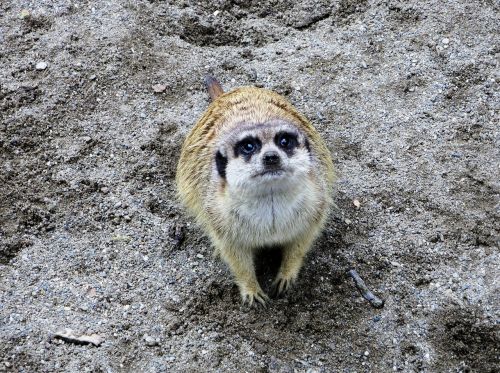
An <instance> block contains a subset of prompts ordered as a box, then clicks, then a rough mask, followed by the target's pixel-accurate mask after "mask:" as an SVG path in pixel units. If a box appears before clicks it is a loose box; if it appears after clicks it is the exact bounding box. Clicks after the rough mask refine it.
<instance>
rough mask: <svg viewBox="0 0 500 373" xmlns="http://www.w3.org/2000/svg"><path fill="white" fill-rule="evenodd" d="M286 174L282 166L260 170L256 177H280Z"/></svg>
mask: <svg viewBox="0 0 500 373" xmlns="http://www.w3.org/2000/svg"><path fill="white" fill-rule="evenodd" d="M284 174H285V170H283V169H282V168H277V169H272V170H265V171H262V172H259V173H258V174H257V175H255V176H254V177H263V176H267V177H278V176H282V175H284Z"/></svg>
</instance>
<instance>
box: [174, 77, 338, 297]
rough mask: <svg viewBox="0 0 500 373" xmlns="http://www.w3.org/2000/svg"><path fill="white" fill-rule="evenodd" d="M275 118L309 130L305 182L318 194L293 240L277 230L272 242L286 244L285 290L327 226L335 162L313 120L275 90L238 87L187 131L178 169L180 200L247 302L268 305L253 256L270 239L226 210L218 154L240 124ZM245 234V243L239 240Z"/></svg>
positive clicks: (281, 280)
mask: <svg viewBox="0 0 500 373" xmlns="http://www.w3.org/2000/svg"><path fill="white" fill-rule="evenodd" d="M276 119H284V120H287V121H288V122H290V123H293V124H294V125H295V126H297V127H298V128H299V129H300V130H301V131H303V133H305V135H306V136H307V138H308V139H309V143H310V148H311V154H312V157H314V159H315V162H316V169H315V171H314V172H311V174H310V177H309V180H310V182H309V183H308V185H306V186H305V187H307V188H309V189H310V190H311V191H313V192H314V193H313V195H314V196H315V197H314V198H313V199H311V201H310V202H308V204H307V206H306V207H307V208H305V209H304V210H305V211H304V216H303V221H302V220H300V224H302V225H304V229H303V231H301V233H300V235H298V236H297V237H295V238H294V239H293V241H291V242H286V240H285V239H284V238H282V236H283V233H282V232H281V231H280V232H278V233H276V237H277V238H276V240H275V241H276V242H274V241H273V242H272V243H273V244H277V245H279V246H281V247H283V260H282V264H281V268H280V270H279V273H278V276H277V278H276V281H275V286H276V290H277V292H278V293H281V292H284V291H286V290H287V289H288V287H289V286H290V284H291V283H293V282H294V281H295V279H296V278H297V275H298V273H299V270H300V268H301V266H302V262H303V259H304V257H305V255H306V254H307V252H308V251H309V250H310V248H311V246H312V243H313V242H314V240H315V238H316V237H317V236H318V234H319V233H320V231H321V229H322V228H323V225H324V223H325V220H326V217H327V214H328V210H329V206H330V205H331V189H332V184H333V182H334V170H333V163H332V160H331V156H330V152H329V150H328V149H327V147H326V145H325V144H324V142H323V140H322V139H321V137H320V135H319V134H318V132H317V131H316V130H315V128H314V127H313V126H312V124H311V123H310V122H309V121H308V120H307V119H306V118H305V117H304V116H303V115H302V114H300V113H299V112H298V111H297V110H296V109H295V108H294V107H293V106H292V105H291V104H290V103H289V102H288V101H287V100H286V99H285V98H283V97H282V96H280V95H278V94H276V93H274V92H271V91H269V90H265V89H260V88H255V87H242V88H238V89H235V90H233V91H231V92H228V93H225V94H222V95H220V96H218V97H217V98H216V99H215V101H214V102H212V103H211V104H210V106H209V107H208V109H207V110H206V112H205V113H204V114H203V116H202V117H201V119H200V120H199V121H198V122H197V123H196V125H195V126H194V127H193V129H192V130H191V132H190V133H189V134H188V136H187V138H186V140H185V142H184V144H183V147H182V152H181V156H180V160H179V164H178V168H177V186H178V193H179V196H180V199H181V200H182V202H183V203H184V204H185V205H186V206H187V208H188V209H189V211H190V212H191V213H192V214H193V215H194V217H195V218H196V220H197V222H198V223H199V224H200V225H201V226H202V227H203V229H204V230H205V231H206V232H207V234H208V235H209V236H210V237H211V239H212V242H213V244H214V246H215V250H216V253H217V254H219V255H220V256H221V257H222V259H223V260H224V261H225V262H226V263H227V264H228V265H229V267H230V268H231V270H232V272H233V274H234V276H235V278H236V282H237V283H238V285H239V288H240V292H241V295H242V297H243V300H244V301H248V302H249V303H253V302H254V301H255V300H256V301H259V302H261V303H264V302H265V300H266V299H267V296H266V294H265V293H264V292H263V291H262V289H261V287H260V285H259V284H258V282H257V279H256V276H255V270H254V264H253V254H254V251H255V250H256V249H257V248H258V247H259V246H260V247H262V246H269V244H270V242H271V241H268V240H266V239H264V236H263V234H262V232H260V231H252V229H253V228H252V227H246V228H245V227H243V228H242V227H241V226H238V224H235V221H234V220H232V219H231V216H230V215H229V212H227V210H228V209H230V206H231V204H232V203H234V201H228V198H229V197H228V195H227V193H226V183H225V180H223V179H217V178H214V173H216V168H215V162H214V156H215V153H216V152H217V146H218V143H219V141H221V139H223V136H224V134H225V133H227V132H228V131H229V130H232V129H234V128H235V127H236V126H238V125H239V124H240V123H256V124H257V123H266V122H268V121H272V120H276ZM318 196H319V197H318ZM226 212H227V213H226ZM278 223H279V222H278ZM243 229H247V230H248V231H244V230H243ZM283 229H287V228H286V227H284V228H283V227H282V228H281V230H283ZM294 229H295V230H297V227H294ZM272 234H273V232H270V235H272ZM242 235H244V236H245V237H246V238H247V241H245V240H241V239H240V238H238V237H241V236H242ZM235 237H236V238H235ZM259 244H260V245H259Z"/></svg>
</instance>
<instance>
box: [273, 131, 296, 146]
mask: <svg viewBox="0 0 500 373" xmlns="http://www.w3.org/2000/svg"><path fill="white" fill-rule="evenodd" d="M275 142H276V145H278V146H279V147H280V148H283V149H285V150H289V149H293V148H295V147H296V146H297V144H298V141H297V136H296V135H295V134H293V133H288V132H282V133H278V134H277V135H276V138H275Z"/></svg>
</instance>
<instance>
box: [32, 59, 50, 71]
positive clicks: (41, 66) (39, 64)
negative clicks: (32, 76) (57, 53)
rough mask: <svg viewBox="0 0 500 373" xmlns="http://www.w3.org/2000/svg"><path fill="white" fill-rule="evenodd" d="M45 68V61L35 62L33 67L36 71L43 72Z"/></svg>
mask: <svg viewBox="0 0 500 373" xmlns="http://www.w3.org/2000/svg"><path fill="white" fill-rule="evenodd" d="M46 68H47V62H45V61H40V62H37V64H36V66H35V69H37V70H45V69H46Z"/></svg>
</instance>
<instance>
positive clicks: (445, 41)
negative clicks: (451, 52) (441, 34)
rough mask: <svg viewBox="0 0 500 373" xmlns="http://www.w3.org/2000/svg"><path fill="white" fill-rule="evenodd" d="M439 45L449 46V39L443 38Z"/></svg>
mask: <svg viewBox="0 0 500 373" xmlns="http://www.w3.org/2000/svg"><path fill="white" fill-rule="evenodd" d="M441 43H443V44H444V45H446V44H449V43H450V39H448V38H443V40H441Z"/></svg>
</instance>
